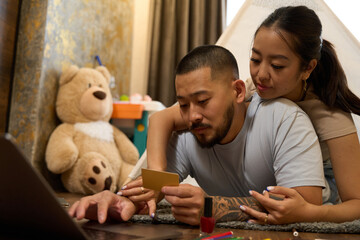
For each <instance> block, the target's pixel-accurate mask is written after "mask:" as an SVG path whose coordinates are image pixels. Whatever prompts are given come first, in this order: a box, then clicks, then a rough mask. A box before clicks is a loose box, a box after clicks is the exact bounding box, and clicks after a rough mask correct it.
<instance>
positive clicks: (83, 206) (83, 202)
mask: <svg viewBox="0 0 360 240" xmlns="http://www.w3.org/2000/svg"><path fill="white" fill-rule="evenodd" d="M90 199H91V197H84V198H82V199H80V202H79V204H78V206H77V208H76V218H77V219H78V220H80V219H83V218H84V217H85V212H86V211H87V209H88V208H89V204H90V201H92V200H90Z"/></svg>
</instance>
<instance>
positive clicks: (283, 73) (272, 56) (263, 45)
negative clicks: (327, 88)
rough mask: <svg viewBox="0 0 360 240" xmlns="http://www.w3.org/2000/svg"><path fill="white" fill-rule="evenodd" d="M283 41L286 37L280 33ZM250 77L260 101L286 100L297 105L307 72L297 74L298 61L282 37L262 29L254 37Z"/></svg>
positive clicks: (270, 30)
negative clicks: (260, 98)
mask: <svg viewBox="0 0 360 240" xmlns="http://www.w3.org/2000/svg"><path fill="white" fill-rule="evenodd" d="M282 35H283V36H284V37H285V38H286V39H289V38H288V37H287V34H286V33H284V32H282ZM250 74H251V78H252V80H253V82H254V84H255V86H256V90H257V92H258V94H259V95H260V97H262V98H264V99H272V98H277V97H285V98H288V99H290V100H292V101H299V100H300V99H301V97H302V94H303V80H305V79H307V78H308V75H307V72H306V71H302V70H300V58H299V57H298V56H297V55H296V54H295V53H294V52H293V51H292V50H291V48H290V47H289V45H288V44H287V43H286V42H285V41H284V40H283V39H282V38H281V36H280V35H279V34H278V33H277V32H275V31H274V30H273V29H271V28H265V27H262V28H260V29H259V31H258V33H257V34H256V36H255V39H254V44H253V48H252V54H251V59H250Z"/></svg>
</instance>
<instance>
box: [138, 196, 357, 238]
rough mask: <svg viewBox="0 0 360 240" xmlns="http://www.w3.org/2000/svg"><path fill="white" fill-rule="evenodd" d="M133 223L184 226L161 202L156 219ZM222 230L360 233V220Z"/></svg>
mask: <svg viewBox="0 0 360 240" xmlns="http://www.w3.org/2000/svg"><path fill="white" fill-rule="evenodd" d="M131 221H133V222H143V223H150V222H153V223H164V224H183V223H181V222H178V221H176V220H175V218H174V217H173V215H172V214H171V208H170V204H169V203H167V202H166V201H161V202H160V203H159V204H158V208H157V210H156V218H155V219H152V218H150V217H149V216H148V215H134V216H133V217H132V219H131ZM216 226H217V227H220V228H238V229H245V230H261V231H282V232H287V231H289V232H291V231H292V229H293V228H295V229H296V230H297V231H299V232H316V233H360V219H358V220H355V221H352V222H344V223H331V222H315V223H306V222H304V223H293V224H283V225H258V224H251V223H247V222H240V221H231V222H224V223H217V224H216Z"/></svg>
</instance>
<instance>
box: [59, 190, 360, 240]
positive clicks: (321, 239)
mask: <svg viewBox="0 0 360 240" xmlns="http://www.w3.org/2000/svg"><path fill="white" fill-rule="evenodd" d="M57 195H58V196H59V197H62V198H65V199H66V201H68V202H69V203H70V204H73V203H74V202H75V201H77V200H78V199H79V198H80V197H81V196H80V195H76V194H69V193H58V194H57ZM119 224H127V226H129V224H136V225H137V227H138V226H143V227H144V228H145V227H148V225H149V224H142V223H119ZM153 227H154V228H156V229H158V230H159V231H178V232H182V237H180V238H179V239H195V238H197V237H199V227H193V226H188V225H173V224H153ZM227 231H232V232H233V236H234V237H244V239H253V240H257V239H260V240H265V239H267V240H269V239H271V240H286V239H299V240H300V239H301V240H307V239H309V240H316V239H318V240H326V239H360V234H321V233H302V232H299V236H298V237H297V238H296V237H294V236H293V234H292V232H277V231H254V230H240V229H232V228H229V229H225V228H216V229H215V230H214V233H213V234H215V233H224V232H227Z"/></svg>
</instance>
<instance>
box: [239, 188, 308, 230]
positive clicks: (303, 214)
mask: <svg viewBox="0 0 360 240" xmlns="http://www.w3.org/2000/svg"><path fill="white" fill-rule="evenodd" d="M267 190H268V191H269V192H268V191H266V190H265V191H264V192H263V195H262V194H260V193H258V192H256V191H250V194H251V196H252V197H254V198H255V199H256V200H258V201H259V202H260V203H261V205H262V206H263V207H264V208H265V209H266V210H267V211H268V214H267V213H264V212H259V211H256V210H254V209H252V208H250V207H247V206H240V209H241V210H242V211H244V212H245V213H247V214H249V215H250V216H252V217H253V218H254V219H251V220H249V222H251V223H258V224H285V223H293V222H302V221H306V219H307V218H309V217H310V216H309V215H308V214H311V211H310V208H311V206H312V204H310V203H308V202H306V201H305V200H304V198H303V197H302V196H301V195H300V194H299V193H298V192H297V191H296V190H294V189H290V188H285V187H280V186H276V187H272V186H271V187H268V188H267ZM273 194H275V196H276V195H277V196H278V195H282V196H284V198H283V199H282V200H281V198H279V197H273ZM273 198H276V199H273Z"/></svg>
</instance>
